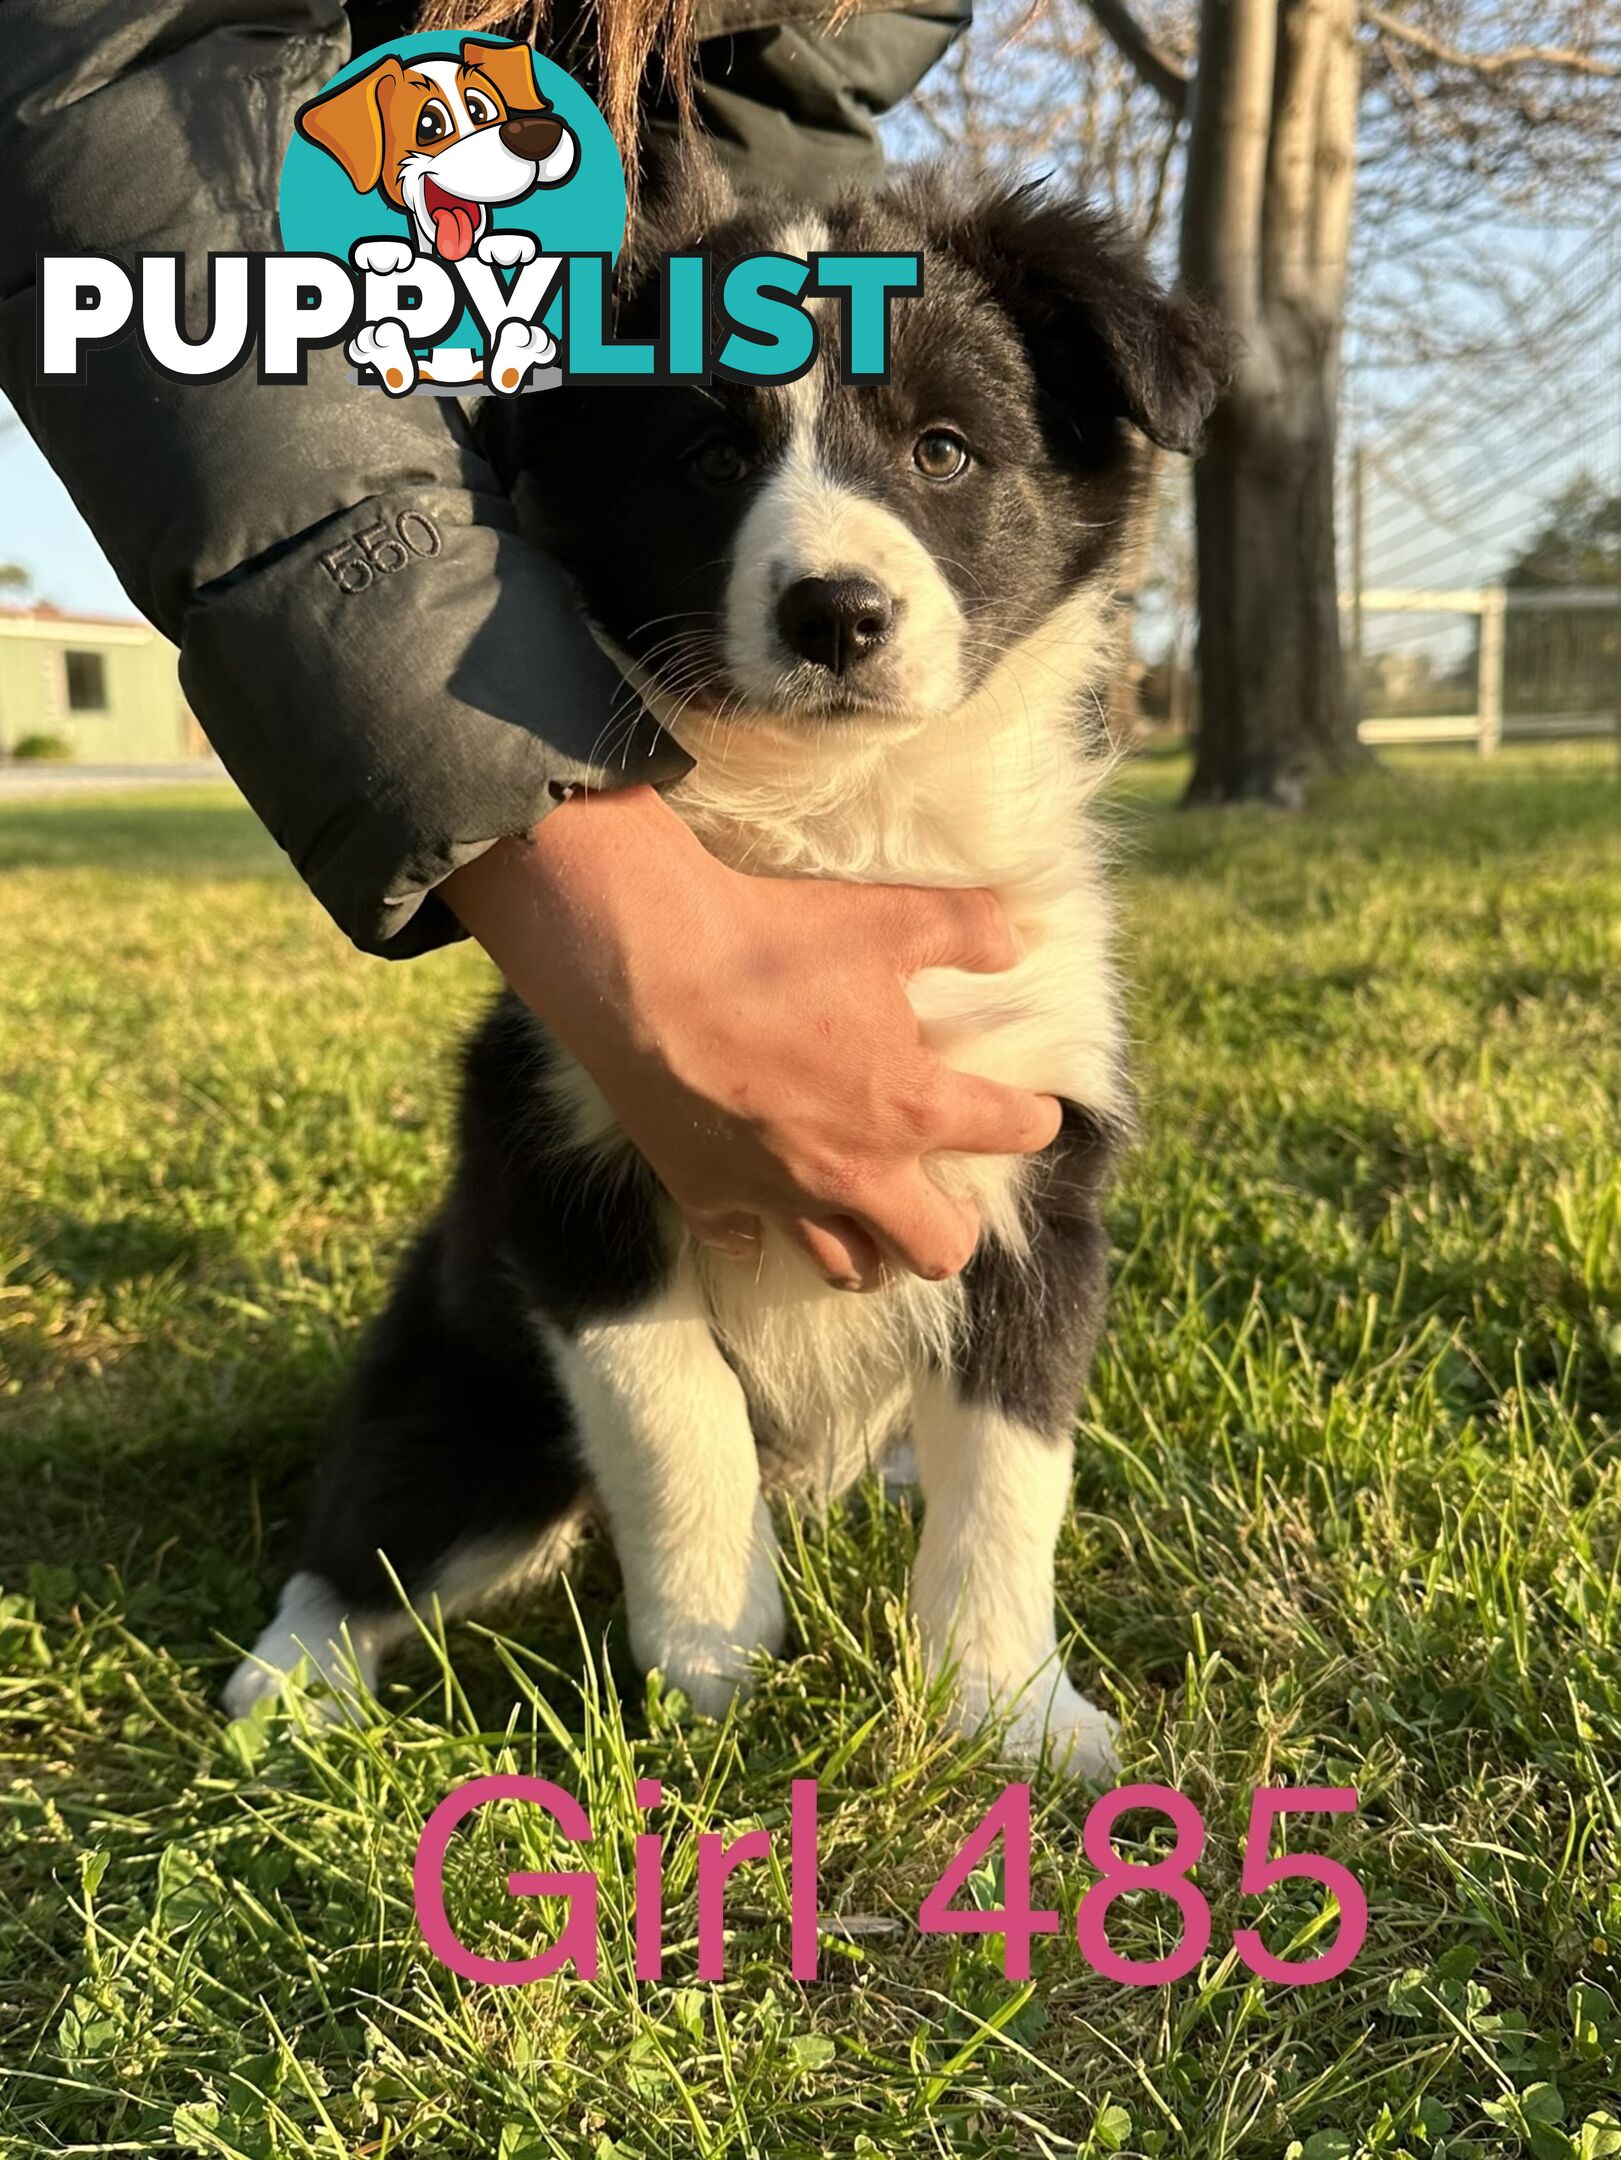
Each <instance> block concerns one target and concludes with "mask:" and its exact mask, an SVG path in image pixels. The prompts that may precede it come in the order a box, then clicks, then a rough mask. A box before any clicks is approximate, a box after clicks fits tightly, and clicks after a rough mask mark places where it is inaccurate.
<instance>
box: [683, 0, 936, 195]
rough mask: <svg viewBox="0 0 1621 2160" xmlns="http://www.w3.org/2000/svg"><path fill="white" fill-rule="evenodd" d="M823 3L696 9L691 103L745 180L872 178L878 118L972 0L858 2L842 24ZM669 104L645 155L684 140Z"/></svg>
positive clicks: (762, 2) (734, 1) (769, 184)
mask: <svg viewBox="0 0 1621 2160" xmlns="http://www.w3.org/2000/svg"><path fill="white" fill-rule="evenodd" d="M828 12H829V11H828V7H827V0H707V4H705V5H702V6H700V8H699V11H698V26H699V35H700V39H701V42H700V44H699V48H698V68H697V81H696V83H695V86H694V103H695V105H696V107H697V112H698V117H699V119H700V120H701V122H702V124H703V129H704V133H705V134H706V135H707V136H708V138H709V139H710V141H711V143H712V144H713V146H714V148H715V150H716V151H717V153H718V154H719V156H720V158H721V161H722V162H723V163H724V164H725V165H726V166H728V167H729V169H730V170H731V173H732V175H733V177H734V179H736V180H737V181H738V182H739V183H740V184H741V185H743V186H744V187H758V188H765V189H774V190H781V191H783V192H786V193H791V194H795V195H800V196H804V197H808V198H810V199H811V200H816V199H822V200H826V199H827V198H828V197H830V196H833V195H836V194H837V193H838V192H839V191H840V190H841V189H842V188H846V187H850V186H867V185H870V184H871V183H872V182H873V181H875V180H877V179H878V178H879V177H880V176H881V174H882V172H883V167H884V153H883V145H882V142H881V140H880V138H879V132H878V121H879V118H880V116H881V115H882V114H884V113H886V112H888V111H889V110H890V109H891V108H892V107H893V106H896V105H898V104H900V102H901V101H902V99H903V98H905V97H907V96H909V95H910V93H911V92H912V91H913V90H914V89H916V87H917V85H918V84H919V82H921V81H922V79H923V77H924V76H925V75H926V74H927V73H928V71H929V69H930V68H931V67H933V66H934V64H935V62H936V61H937V60H939V59H940V58H941V57H942V56H943V55H944V54H945V53H946V52H947V51H948V50H949V49H950V47H951V45H952V44H953V42H954V41H955V40H956V39H957V38H958V37H959V36H960V35H961V34H962V32H963V31H964V30H966V29H967V27H968V24H969V20H970V17H971V15H972V12H973V5H972V0H920V4H919V5H916V6H913V7H905V8H896V7H884V6H882V5H880V6H877V7H874V6H872V5H871V4H870V0H855V5H854V8H853V9H852V11H851V12H849V13H848V14H846V15H845V16H844V19H843V20H842V21H841V22H840V23H839V24H838V26H837V27H836V28H833V29H830V28H829V27H828V24H827V22H826V20H825V19H818V18H825V17H826V15H827V13H828ZM677 132H678V131H677V125H676V113H675V108H674V101H673V99H672V98H670V97H669V96H668V95H666V96H665V97H663V98H662V99H661V100H660V102H659V103H658V105H657V106H656V107H655V109H654V111H653V113H652V115H651V121H650V127H649V143H648V152H649V155H648V162H649V164H650V166H652V167H653V168H654V170H655V171H656V170H657V167H658V164H659V162H660V161H661V159H663V158H666V157H668V156H670V155H671V154H672V153H673V151H674V149H675V146H676V142H677Z"/></svg>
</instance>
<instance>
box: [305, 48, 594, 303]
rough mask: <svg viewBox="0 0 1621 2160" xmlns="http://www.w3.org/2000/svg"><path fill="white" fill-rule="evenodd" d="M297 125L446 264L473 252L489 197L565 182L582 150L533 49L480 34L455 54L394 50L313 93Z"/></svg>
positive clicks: (495, 199)
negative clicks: (544, 87) (419, 55)
mask: <svg viewBox="0 0 1621 2160" xmlns="http://www.w3.org/2000/svg"><path fill="white" fill-rule="evenodd" d="M297 126H298V132H299V133H300V134H301V135H302V136H303V137H304V139H305V140H306V141H307V142H312V143H314V144H315V146H316V148H317V149H318V150H324V151H326V153H327V155H328V156H329V157H333V158H336V160H337V162H338V163H339V164H340V165H341V166H342V167H343V169H344V171H345V173H347V174H348V176H349V180H350V183H351V185H352V186H353V187H354V188H355V189H356V190H357V191H358V192H359V193H360V194H362V195H366V194H370V193H371V191H372V190H373V189H375V190H376V191H377V193H378V194H379V195H381V196H382V198H383V200H384V201H385V202H386V203H389V204H391V205H392V206H393V208H394V209H396V210H399V211H402V212H403V213H404V214H405V216H406V217H407V218H408V219H409V220H410V222H411V226H412V230H413V233H414V235H415V237H416V240H417V244H418V246H419V248H420V249H421V251H422V252H423V253H424V254H428V253H436V254H439V255H441V256H443V257H444V259H445V260H446V261H447V262H460V261H461V259H462V257H463V256H464V255H469V254H471V253H472V251H473V249H474V247H475V246H476V245H477V243H478V241H479V240H480V239H481V238H482V236H483V234H484V232H485V230H486V228H487V227H488V225H489V222H490V206H491V205H492V204H496V203H512V202H519V201H521V200H522V198H523V197H524V196H525V195H528V194H530V193H531V192H532V191H533V190H534V189H535V188H540V187H558V186H560V185H561V184H562V182H563V181H565V180H566V179H567V178H568V176H569V174H570V173H571V172H573V170H574V167H575V164H576V163H577V161H578V158H579V145H578V144H577V142H576V141H575V138H574V135H573V133H572V131H571V130H570V129H569V128H567V127H565V126H564V124H563V122H562V121H561V120H559V119H558V117H557V115H556V113H555V112H553V110H552V107H551V105H550V103H549V101H548V100H547V99H546V98H545V97H544V96H543V95H542V93H541V89H540V85H539V83H538V82H537V81H536V80H535V66H534V55H533V53H532V52H531V51H530V50H529V48H528V46H527V45H502V44H494V43H491V42H489V41H487V40H485V39H483V38H464V39H463V40H462V46H461V52H460V55H459V57H457V58H454V59H452V58H450V57H449V56H446V57H444V58H438V57H435V58H429V59H420V60H410V61H406V60H401V59H400V58H399V57H398V55H396V54H394V53H390V54H388V55H387V56H386V57H385V58H384V59H382V60H379V61H378V63H377V65H376V66H375V67H372V68H368V69H367V71H366V73H365V74H364V75H357V76H355V77H354V78H353V80H352V81H349V82H346V83H343V84H341V85H340V86H339V88H338V89H336V90H329V91H327V92H326V93H325V94H324V95H323V96H321V97H318V98H313V99H311V101H310V103H309V104H308V105H305V106H303V107H302V108H301V109H300V111H299V113H298V116H297Z"/></svg>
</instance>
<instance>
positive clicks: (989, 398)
mask: <svg viewBox="0 0 1621 2160" xmlns="http://www.w3.org/2000/svg"><path fill="white" fill-rule="evenodd" d="M949 200H950V199H949V197H948V196H946V195H945V194H944V192H943V191H942V190H940V189H938V188H937V187H936V186H934V185H932V184H929V183H911V184H909V185H907V186H905V187H902V188H899V189H897V190H895V191H894V192H892V193H891V194H889V195H886V196H885V197H882V198H880V199H878V200H875V201H864V202H856V203H851V204H847V205H844V206H841V207H839V208H836V209H833V210H831V211H827V212H821V213H816V214H815V215H811V216H799V217H790V218H784V217H780V216H777V217H773V216H771V215H769V214H768V213H767V212H765V211H763V210H754V209H750V210H748V211H745V212H742V213H733V214H732V215H730V216H728V217H726V218H725V219H724V221H723V222H721V223H720V224H718V225H716V224H714V223H712V222H711V223H709V224H708V225H707V226H706V225H705V223H704V221H703V216H702V212H701V211H699V212H697V213H696V214H695V213H694V212H693V211H692V210H690V209H689V210H688V212H687V214H686V215H685V216H684V217H682V218H679V219H676V220H670V219H667V220H666V221H665V222H664V223H663V224H662V225H661V226H660V227H659V229H658V230H657V232H656V233H655V234H653V235H651V236H648V237H647V238H645V239H644V241H643V243H642V245H643V248H644V250H645V251H646V253H648V254H649V255H654V256H656V255H658V254H662V253H663V252H665V251H668V250H672V249H674V250H679V249H681V248H684V247H690V246H697V245H700V244H702V245H705V246H707V247H708V249H709V251H710V253H711V256H712V258H713V261H714V264H715V270H716V276H715V280H714V283H715V286H716V288H717V289H718V286H719V283H720V274H721V272H722V271H723V269H724V266H725V265H726V263H727V262H729V261H733V260H736V259H738V258H740V257H743V256H747V255H752V254H756V253H762V252H766V251H776V252H779V253H783V254H788V255H794V256H798V257H801V258H803V257H805V256H806V255H808V254H810V253H811V252H813V251H827V250H835V251H840V252H843V251H869V250H870V251H883V252H903V251H911V250H914V249H916V248H918V247H919V246H920V245H921V247H922V250H923V254H924V273H923V290H922V293H921V295H919V296H917V297H915V298H910V299H905V300H901V301H898V302H896V303H895V304H894V307H893V313H892V323H893V337H892V350H891V370H890V378H889V380H888V381H887V382H885V383H881V384H871V385H859V386H846V385H843V384H841V383H840V381H839V378H838V352H837V340H838V321H837V309H836V306H834V305H833V304H831V303H822V302H814V303H812V306H813V311H814V313H815V315H816V317H817V320H818V328H819V333H820V334H819V352H818V357H817V360H816V362H815V364H814V365H813V367H812V368H811V370H810V372H809V373H808V374H806V375H805V376H803V377H802V378H801V379H800V380H799V381H797V382H795V383H792V384H789V385H787V386H785V387H768V388H755V387H749V386H744V385H742V384H736V383H729V382H723V381H720V380H717V381H716V382H714V383H713V384H711V385H709V386H708V387H705V388H692V387H681V386H669V387H647V388H635V389H626V388H610V389H600V388H592V387H587V386H580V387H577V388H571V387H568V386H565V387H564V388H562V389H559V390H556V391H551V392H547V393H546V394H545V395H544V396H539V397H535V398H530V399H524V400H520V401H517V402H516V404H515V406H513V407H510V408H504V409H503V410H502V411H501V412H499V413H492V414H490V415H489V416H488V421H487V425H488V427H489V429H490V431H491V439H492V444H493V448H494V451H495V455H496V458H497V462H498V464H500V465H501V466H502V467H503V470H504V471H505V473H506V476H507V477H508V480H509V484H513V485H514V490H515V493H516V494H517V495H518V498H519V501H520V507H521V508H522V510H523V512H524V514H525V517H526V520H527V521H528V522H529V523H530V525H531V528H532V529H533V530H534V531H535V532H536V534H537V536H538V537H539V538H540V539H541V540H542V542H543V543H544V544H545V545H546V546H547V547H548V548H549V549H550V550H551V552H552V553H553V554H555V555H556V556H557V557H558V558H559V559H560V560H561V561H562V562H563V564H564V565H565V567H566V568H567V569H569V570H570V571H571V572H572V573H573V575H574V577H575V578H576V580H577V582H578V584H579V586H580V588H581V590H582V592H583V595H584V598H585V602H586V605H587V607H588V608H589V610H590V612H591V614H592V615H593V617H594V619H595V620H596V621H597V622H598V623H599V624H600V626H601V627H602V628H603V629H604V630H605V631H606V632H607V633H608V634H609V635H610V636H611V637H612V638H613V640H614V641H615V642H616V643H617V644H618V645H620V646H621V647H622V648H623V649H625V650H626V651H627V652H629V653H630V654H631V655H632V656H633V657H634V658H635V660H636V661H637V662H638V663H639V664H640V665H641V667H642V668H643V669H644V670H645V671H646V672H647V673H649V674H650V675H651V676H652V677H653V678H654V680H655V682H656V683H657V685H658V687H659V689H660V690H661V692H662V693H663V695H662V698H661V704H662V705H663V706H664V707H665V709H666V711H667V712H668V714H669V716H670V718H671V724H673V725H674V726H675V728H676V731H677V732H678V733H680V732H682V731H683V729H682V716H683V713H685V714H686V715H687V716H689V718H691V719H692V720H694V721H701V720H705V719H712V718H713V716H714V715H715V714H717V713H722V714H724V715H725V716H726V718H727V719H728V721H730V722H732V723H733V724H735V725H739V726H748V725H754V726H759V727H767V728H771V729H773V730H775V731H777V732H779V733H780V732H784V731H789V732H792V731H794V730H801V729H818V730H819V729H821V728H823V727H825V726H826V725H827V724H829V723H838V724H840V725H841V726H843V727H844V728H846V729H854V730H861V731H874V732H885V731H892V730H896V729H915V728H916V727H918V726H920V725H923V724H926V723H927V722H928V721H929V720H930V719H932V718H934V717H936V716H939V715H941V714H944V713H948V712H950V711H952V710H954V709H955V708H956V707H957V706H959V705H960V704H961V703H962V702H963V700H964V698H965V697H966V696H967V695H968V694H969V693H970V692H971V691H972V690H973V688H974V687H975V686H976V684H977V683H978V682H980V681H981V680H982V679H983V677H984V676H985V674H986V673H987V671H988V670H989V669H990V668H991V667H992V666H993V665H994V663H995V661H996V660H997V658H998V657H999V656H1000V655H1001V654H1003V653H1005V652H1006V651H1007V650H1008V649H1009V648H1010V647H1011V646H1013V645H1014V644H1016V643H1017V642H1018V640H1019V639H1020V638H1021V637H1022V636H1024V635H1025V634H1026V633H1027V632H1028V631H1030V630H1031V629H1033V628H1034V627H1035V625H1036V624H1037V623H1039V622H1040V621H1042V620H1043V618H1044V617H1046V616H1047V615H1048V614H1050V613H1051V611H1052V610H1053V609H1054V608H1055V607H1056V606H1057V605H1058V604H1059V603H1060V602H1061V601H1062V600H1064V599H1065V598H1067V597H1068V596H1069V595H1070V594H1071V593H1072V592H1074V591H1075V590H1076V589H1078V588H1079V587H1081V586H1082V585H1085V584H1087V583H1088V582H1089V581H1093V580H1104V579H1107V577H1108V575H1109V573H1110V570H1111V568H1112V566H1113V562H1114V559H1115V556H1116V553H1117V551H1118V547H1119V544H1120V540H1121V536H1122V529H1123V526H1124V524H1125V521H1126V518H1127V514H1128V512H1129V509H1130V507H1131V503H1132V499H1133V490H1134V478H1135V470H1136V465H1137V459H1136V458H1135V456H1134V454H1133V448H1132V438H1131V435H1130V432H1129V427H1128V423H1135V425H1136V426H1137V427H1138V428H1140V429H1141V430H1143V431H1144V432H1146V433H1147V434H1148V435H1150V436H1151V437H1153V438H1154V439H1155V440H1156V441H1158V442H1160V443H1163V444H1169V445H1172V446H1174V447H1177V448H1184V449H1185V448H1188V447H1190V446H1191V444H1192V442H1193V440H1194V438H1195V436H1196V434H1197V432H1198V429H1199V427H1200V426H1201V425H1202V423H1203V420H1204V418H1205V417H1206V415H1207V413H1208V411H1209V408H1210V406H1211V404H1212V403H1213V401H1214V398H1215V396H1216V394H1217V391H1218V389H1219V387H1220V382H1221V379H1222V369H1223V358H1224V349H1223V344H1222V340H1221V339H1220V337H1219V336H1218V334H1217V333H1216V332H1215V331H1214V329H1213V328H1212V326H1211V325H1210V323H1209V322H1208V320H1207V319H1206V318H1204V317H1203V316H1201V315H1199V314H1198V313H1197V312H1196V311H1194V310H1191V309H1188V308H1186V307H1184V306H1182V305H1180V304H1179V303H1174V302H1172V301H1170V300H1168V299H1167V298H1166V297H1165V295H1163V294H1162V293H1161V292H1160V291H1159V290H1158V288H1157V287H1155V286H1154V285H1153V284H1152V283H1151V282H1150V281H1149V280H1148V279H1147V277H1146V276H1145V274H1144V272H1143V270H1142V269H1141V267H1140V265H1139V264H1138V262H1137V261H1136V259H1135V257H1134V255H1133V253H1132V252H1131V251H1130V249H1129V248H1128V247H1127V246H1126V245H1125V244H1124V243H1123V242H1122V241H1121V240H1120V238H1119V236H1118V235H1117V234H1116V232H1115V231H1114V230H1113V228H1112V227H1110V226H1109V225H1108V224H1107V223H1106V222H1105V221H1104V220H1102V219H1100V218H1097V217H1095V216H1093V215H1092V214H1091V213H1089V212H1086V211H1084V210H1082V209H1079V208H1078V207H1076V206H1074V205H1065V204H1044V203H1043V202H1041V201H1040V200H1039V199H1038V198H1036V197H1034V196H1032V195H1029V194H1009V193H1006V192H1004V193H1001V194H998V195H996V196H994V197H990V198H988V199H986V200H985V201H983V202H981V203H980V204H978V205H977V206H974V207H971V208H968V209H957V210H953V209H951V208H950V207H948V205H949ZM658 315H659V295H658V292H657V289H656V285H654V284H652V283H650V282H647V281H644V279H643V278H641V277H640V276H639V275H638V273H637V270H636V268H635V266H634V264H633V265H632V267H631V270H630V273H629V277H628V280H627V289H626V292H625V297H624V303H623V307H622V309H621V314H620V324H619V327H620V329H621V331H622V332H623V333H624V334H626V335H631V336H636V335H651V334H652V332H653V331H654V330H655V329H656V327H657V323H658Z"/></svg>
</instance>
